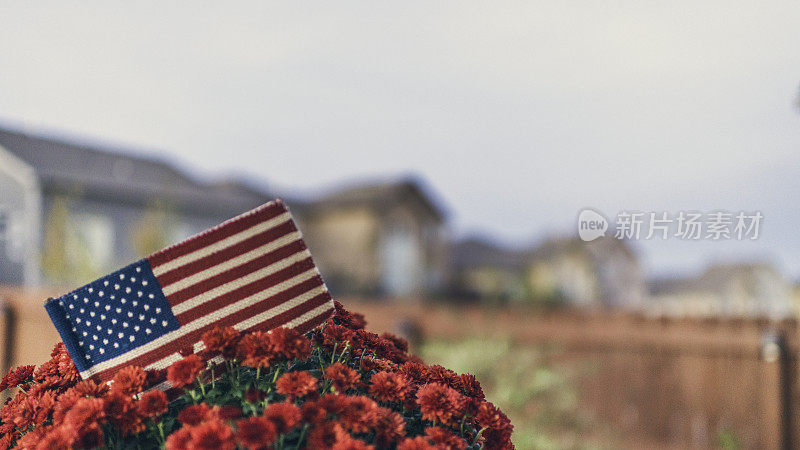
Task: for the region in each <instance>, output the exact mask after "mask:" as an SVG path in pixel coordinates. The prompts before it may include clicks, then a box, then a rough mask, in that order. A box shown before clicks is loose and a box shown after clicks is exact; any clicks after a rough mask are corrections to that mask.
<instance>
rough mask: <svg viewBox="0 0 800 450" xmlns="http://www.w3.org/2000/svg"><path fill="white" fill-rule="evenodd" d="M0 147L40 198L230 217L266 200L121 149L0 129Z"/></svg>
mask: <svg viewBox="0 0 800 450" xmlns="http://www.w3.org/2000/svg"><path fill="white" fill-rule="evenodd" d="M0 146H2V147H3V148H5V149H6V150H7V151H9V152H11V153H12V154H14V155H15V156H17V157H18V158H19V159H21V160H23V161H24V162H26V163H27V164H29V165H30V166H31V167H32V168H33V170H34V171H35V172H36V174H37V176H38V177H39V180H40V183H41V185H42V188H43V190H44V191H45V193H58V192H65V193H72V194H80V195H82V196H86V197H95V198H104V199H109V198H110V199H116V200H119V201H123V202H127V203H150V202H152V201H154V200H160V201H164V202H168V203H170V204H172V205H174V206H175V207H178V208H181V209H184V210H189V211H197V212H201V211H207V212H216V213H220V214H233V213H236V212H241V211H245V210H247V209H250V208H252V207H254V206H257V205H258V204H260V203H263V201H265V200H266V199H268V198H269V196H268V195H267V194H266V193H262V195H260V196H259V195H257V194H256V193H254V192H247V193H245V192H243V191H241V190H233V189H228V188H225V187H221V186H218V185H209V184H204V183H201V182H199V181H197V180H194V179H193V178H191V177H190V176H188V175H187V174H186V173H184V172H182V171H180V170H179V169H177V168H175V167H174V166H173V165H172V164H170V163H168V162H166V161H162V160H159V159H156V158H146V157H139V156H132V155H130V154H126V153H124V151H125V150H124V149H120V148H112V147H101V146H99V145H89V144H84V143H80V142H77V141H68V140H62V139H55V138H52V137H48V136H37V135H32V134H27V133H23V132H19V131H14V130H9V129H4V128H0Z"/></svg>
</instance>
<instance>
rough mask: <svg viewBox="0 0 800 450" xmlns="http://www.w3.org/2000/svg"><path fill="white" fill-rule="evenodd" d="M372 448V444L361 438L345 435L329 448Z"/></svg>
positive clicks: (348, 449) (338, 449)
mask: <svg viewBox="0 0 800 450" xmlns="http://www.w3.org/2000/svg"><path fill="white" fill-rule="evenodd" d="M374 448H375V446H374V445H369V444H367V443H366V442H364V441H362V440H361V439H356V438H354V437H345V438H344V439H340V440H339V441H337V442H336V443H335V444H333V447H331V450H373V449H374Z"/></svg>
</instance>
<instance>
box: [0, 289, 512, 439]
mask: <svg viewBox="0 0 800 450" xmlns="http://www.w3.org/2000/svg"><path fill="white" fill-rule="evenodd" d="M336 309H337V312H336V315H335V316H334V317H333V318H332V319H330V320H328V321H327V322H326V323H325V324H324V325H322V326H321V327H320V328H317V329H316V330H314V331H312V332H311V333H309V334H308V335H306V336H304V335H301V334H299V333H297V332H295V331H293V330H291V329H286V328H279V329H276V330H272V331H270V332H258V331H256V332H251V333H239V332H238V331H236V330H234V329H233V328H230V327H227V328H216V329H213V330H211V331H209V332H207V333H206V334H204V335H203V347H204V348H203V349H202V350H200V351H198V352H197V353H194V352H193V351H192V349H190V348H187V349H185V350H183V351H181V356H182V359H180V360H178V361H176V362H175V363H173V364H172V365H171V366H170V367H169V368H168V369H166V370H160V371H159V370H147V371H146V370H143V369H142V368H140V367H136V366H129V367H126V368H124V369H122V370H120V371H119V372H118V373H117V374H116V375H115V377H114V378H113V380H112V381H111V382H109V383H100V384H98V383H95V382H94V381H92V380H81V379H80V376H79V374H78V372H77V370H76V369H75V366H74V364H73V363H72V360H71V359H70V357H69V355H68V353H67V351H66V349H65V348H64V345H63V344H58V345H57V346H56V347H55V349H54V350H53V352H52V354H51V356H52V359H51V360H50V361H48V362H46V363H45V364H43V365H41V366H39V367H38V368H35V367H34V366H21V367H18V368H16V369H13V370H11V371H9V372H8V373H7V374H6V375H5V376H4V377H3V379H2V381H1V382H0V390H6V389H9V390H16V391H17V393H16V395H15V396H14V397H11V398H9V399H8V400H7V401H6V402H5V404H4V405H3V407H2V409H0V436H2V437H0V450H2V449H6V448H12V447H14V448H22V449H56V448H97V447H110V448H128V447H137V448H158V447H165V448H166V449H167V450H173V449H214V450H227V449H231V450H232V449H235V448H246V449H267V448H275V449H301V448H309V449H324V448H333V449H370V448H390V449H391V448H396V449H399V450H416V449H467V448H475V449H478V448H486V449H505V448H513V445H512V444H511V440H510V438H511V432H512V429H513V427H512V425H511V423H510V421H509V420H508V418H507V417H506V416H505V414H503V413H502V412H501V411H500V410H499V409H498V408H497V407H495V406H494V405H493V404H491V403H489V402H487V401H485V398H484V395H483V391H482V389H481V386H480V384H479V383H478V381H477V380H476V379H475V377H473V376H472V375H459V374H456V373H455V372H453V371H451V370H448V369H445V368H444V367H441V366H428V365H425V364H423V363H422V361H420V360H419V359H418V358H416V357H414V356H409V355H408V353H407V351H408V345H407V343H406V342H405V341H404V340H402V339H400V338H397V337H395V336H393V335H390V334H384V335H377V334H375V333H371V332H368V331H366V330H364V325H365V322H364V320H363V317H361V316H360V315H358V314H352V313H349V312H347V311H346V310H344V308H342V306H341V305H340V304H338V303H337V305H336Z"/></svg>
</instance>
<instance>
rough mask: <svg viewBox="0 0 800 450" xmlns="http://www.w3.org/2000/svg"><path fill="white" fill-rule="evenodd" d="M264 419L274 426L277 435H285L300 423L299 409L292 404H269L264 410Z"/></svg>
mask: <svg viewBox="0 0 800 450" xmlns="http://www.w3.org/2000/svg"><path fill="white" fill-rule="evenodd" d="M264 417H265V418H266V419H267V420H269V421H270V422H272V423H273V424H274V425H275V429H276V430H277V432H278V434H283V433H286V432H287V431H289V430H291V429H292V428H294V427H295V425H297V424H298V423H299V422H300V418H301V414H300V408H298V407H297V406H296V405H295V404H294V403H289V402H281V403H271V404H270V405H269V406H267V408H266V409H265V410H264Z"/></svg>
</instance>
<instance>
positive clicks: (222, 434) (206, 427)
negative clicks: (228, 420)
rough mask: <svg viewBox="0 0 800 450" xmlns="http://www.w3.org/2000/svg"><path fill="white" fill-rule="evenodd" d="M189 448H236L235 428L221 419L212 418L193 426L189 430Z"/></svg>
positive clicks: (207, 449)
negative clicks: (232, 428)
mask: <svg viewBox="0 0 800 450" xmlns="http://www.w3.org/2000/svg"><path fill="white" fill-rule="evenodd" d="M189 434H190V435H191V439H190V440H189V443H188V445H187V446H186V448H188V449H189V450H234V449H235V448H236V442H235V441H234V439H233V430H231V427H229V426H228V425H226V424H225V423H224V422H222V421H221V420H211V421H208V422H204V423H202V424H200V425H198V426H196V427H193V428H192V430H191V431H190V432H189Z"/></svg>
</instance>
